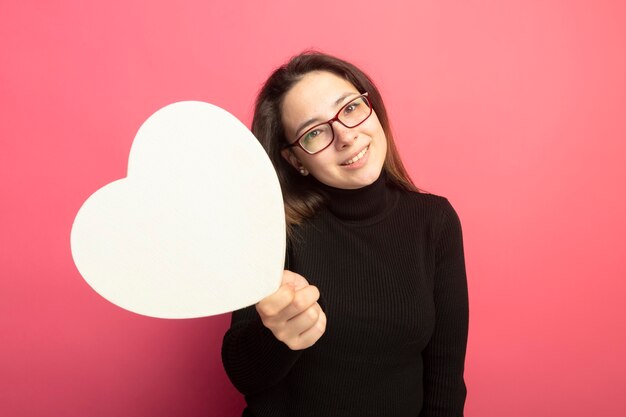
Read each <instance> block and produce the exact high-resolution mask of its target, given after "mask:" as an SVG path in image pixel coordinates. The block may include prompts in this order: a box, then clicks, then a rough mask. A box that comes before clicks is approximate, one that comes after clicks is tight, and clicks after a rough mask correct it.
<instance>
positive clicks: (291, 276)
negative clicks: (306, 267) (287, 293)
mask: <svg viewBox="0 0 626 417" xmlns="http://www.w3.org/2000/svg"><path fill="white" fill-rule="evenodd" d="M284 284H288V285H291V286H292V287H293V289H294V290H295V291H298V290H301V289H302V288H304V287H306V286H307V285H309V282H308V281H307V280H306V279H305V278H304V277H303V276H302V275H300V274H297V273H295V272H292V271H288V270H284V271H283V280H282V282H281V285H284Z"/></svg>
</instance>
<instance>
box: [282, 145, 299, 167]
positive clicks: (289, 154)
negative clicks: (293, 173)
mask: <svg viewBox="0 0 626 417" xmlns="http://www.w3.org/2000/svg"><path fill="white" fill-rule="evenodd" d="M280 155H281V156H282V157H283V158H285V160H286V161H287V162H288V163H289V165H291V166H292V167H294V168H295V169H296V170H297V171H299V170H300V169H301V168H302V167H303V165H302V163H301V162H300V160H299V159H298V158H297V157H296V155H294V152H293V151H292V150H291V148H287V149H283V150H281V151H280Z"/></svg>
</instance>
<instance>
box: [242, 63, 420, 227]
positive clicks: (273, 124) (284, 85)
mask: <svg viewBox="0 0 626 417" xmlns="http://www.w3.org/2000/svg"><path fill="white" fill-rule="evenodd" d="M312 71H327V72H330V73H333V74H335V75H337V76H339V77H342V78H344V79H345V80H347V81H348V82H350V83H352V85H354V87H355V88H356V89H357V90H359V92H361V93H364V92H366V91H367V92H368V93H369V95H368V98H369V99H370V102H371V103H372V107H373V109H374V111H375V112H376V115H377V116H378V120H379V121H380V124H381V126H382V128H383V131H384V132H385V136H386V137H387V155H386V157H385V163H384V165H383V170H384V171H385V172H386V174H387V178H388V180H389V182H390V183H391V184H393V185H394V186H396V187H397V188H400V189H404V190H408V191H418V189H417V187H416V186H415V185H414V184H413V182H412V181H411V179H410V178H409V175H408V174H407V172H406V170H405V168H404V165H403V164H402V161H401V159H400V155H399V154H398V150H397V149H396V146H395V144H394V140H393V135H392V132H391V126H390V124H389V118H388V117H387V111H386V110H385V105H384V104H383V100H382V98H381V96H380V92H379V91H378V89H377V88H376V86H375V85H374V82H373V81H372V80H371V79H370V78H369V77H368V76H367V75H366V74H365V73H364V72H363V71H361V70H360V69H358V68H357V67H355V66H354V65H352V64H350V63H349V62H346V61H344V60H342V59H339V58H336V57H334V56H331V55H327V54H324V53H321V52H317V51H305V52H303V53H301V54H299V55H296V56H295V57H293V58H291V59H290V60H289V62H287V63H286V64H284V65H282V66H281V67H279V68H278V69H276V70H275V71H274V72H273V73H272V75H270V77H269V78H268V79H267V81H266V82H265V84H264V85H263V87H262V88H261V91H259V94H258V96H257V99H256V104H255V109H254V117H253V119H252V133H254V135H255V136H256V137H257V139H258V140H259V142H261V145H262V146H263V148H265V151H266V152H267V154H268V155H269V157H270V160H271V161H272V163H273V164H274V168H275V169H276V173H277V175H278V180H279V181H280V185H281V188H282V193H283V200H284V202H285V217H286V220H287V235H288V236H291V231H292V227H293V226H294V225H297V224H300V223H301V222H302V221H303V220H305V219H307V218H310V217H312V216H313V215H314V214H315V212H316V211H317V210H318V209H319V208H320V207H321V206H322V205H323V204H324V195H323V194H321V192H320V191H319V190H317V189H316V188H315V187H314V185H313V182H312V181H311V180H310V178H309V177H305V176H302V175H300V174H299V173H298V172H297V171H296V170H295V169H294V168H293V167H292V166H291V165H289V163H288V162H287V161H286V160H285V159H284V158H283V157H282V156H281V149H282V148H283V146H284V145H286V144H287V139H286V137H285V132H284V129H283V124H282V119H281V104H282V101H283V98H284V96H285V94H286V93H287V92H288V91H289V90H290V89H291V88H292V87H293V86H294V85H295V84H296V83H297V82H298V81H300V80H301V79H302V78H303V77H304V76H305V75H306V74H307V73H309V72H312Z"/></svg>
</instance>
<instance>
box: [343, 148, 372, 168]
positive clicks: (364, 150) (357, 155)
mask: <svg viewBox="0 0 626 417" xmlns="http://www.w3.org/2000/svg"><path fill="white" fill-rule="evenodd" d="M369 148H370V147H369V145H367V146H366V147H365V148H364V149H363V150H362V151H361V152H359V153H358V154H356V156H355V157H354V158H352V159H349V160H347V161H346V162H344V163H342V164H341V165H352V164H354V163H355V162H356V161H358V160H359V159H361V158H363V155H365V154H366V153H367V151H368V150H369Z"/></svg>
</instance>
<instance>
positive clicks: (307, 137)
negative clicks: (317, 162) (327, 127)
mask: <svg viewBox="0 0 626 417" xmlns="http://www.w3.org/2000/svg"><path fill="white" fill-rule="evenodd" d="M321 134H322V130H321V129H313V130H311V131H309V132H307V133H306V134H305V135H304V136H302V141H303V142H305V143H306V142H310V141H312V140H313V139H315V138H316V137H318V136H319V135H321Z"/></svg>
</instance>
